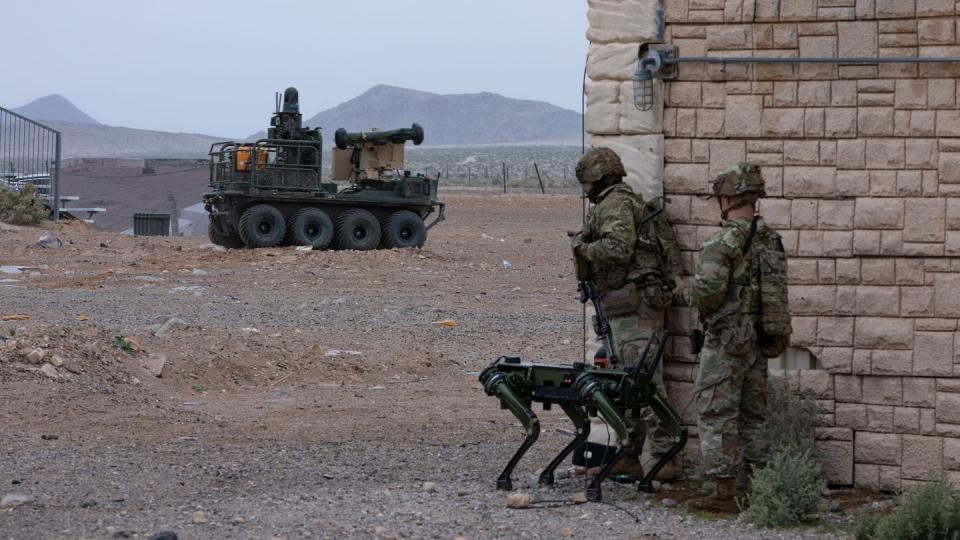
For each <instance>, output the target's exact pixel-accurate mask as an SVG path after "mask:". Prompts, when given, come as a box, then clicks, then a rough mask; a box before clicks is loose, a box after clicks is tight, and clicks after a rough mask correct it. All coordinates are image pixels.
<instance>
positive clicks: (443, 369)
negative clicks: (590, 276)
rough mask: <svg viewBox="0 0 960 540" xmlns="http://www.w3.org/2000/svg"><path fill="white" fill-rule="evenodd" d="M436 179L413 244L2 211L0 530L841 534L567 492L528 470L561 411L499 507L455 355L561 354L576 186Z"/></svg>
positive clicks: (628, 494)
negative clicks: (425, 231) (147, 231)
mask: <svg viewBox="0 0 960 540" xmlns="http://www.w3.org/2000/svg"><path fill="white" fill-rule="evenodd" d="M447 202H448V216H449V219H448V221H447V222H446V223H443V224H441V225H439V226H438V227H437V228H436V229H434V230H432V231H431V238H430V240H429V241H428V243H427V246H426V247H425V248H424V249H423V250H422V251H415V250H406V251H378V252H367V253H357V252H310V253H302V252H297V251H296V250H294V249H293V248H277V249H263V250H253V251H247V250H242V251H229V252H225V253H224V252H217V251H207V250H205V249H203V248H202V247H201V244H202V242H203V241H202V240H200V239H192V238H175V239H171V238H131V237H121V236H118V235H114V234H111V233H104V232H97V231H95V230H92V229H88V228H86V227H84V226H82V225H77V224H62V225H58V226H57V227H56V228H55V232H56V234H58V235H59V237H60V238H61V239H62V240H63V241H64V243H65V245H64V246H63V247H62V248H60V249H44V248H40V247H38V246H36V245H34V242H35V241H36V239H37V237H38V236H40V234H41V233H42V232H43V231H41V230H38V229H30V228H21V229H19V230H16V231H12V232H11V231H9V230H8V231H6V232H0V245H3V246H4V250H3V252H2V253H0V265H6V266H11V265H17V266H21V267H26V268H22V269H21V271H20V273H11V274H0V315H5V316H9V315H25V316H27V317H29V319H28V320H15V321H7V322H0V334H2V335H4V336H5V337H6V338H7V339H6V341H5V342H0V396H2V399H0V422H2V424H3V425H4V429H3V431H2V432H0V497H3V496H5V495H24V496H27V497H30V498H31V500H30V501H29V502H27V503H25V504H22V505H19V506H15V507H8V508H2V509H0V537H2V538H127V537H146V536H149V535H150V534H153V533H156V532H158V531H163V530H171V531H175V532H177V533H178V534H179V535H180V538H272V537H280V538H302V537H323V538H375V537H379V538H389V537H397V538H456V537H463V538H469V539H477V538H557V537H569V536H572V537H576V538H691V537H698V538H744V539H745V538H800V537H812V536H818V535H820V536H818V537H821V536H827V537H831V534H838V533H831V534H827V533H824V532H823V531H821V530H820V529H809V530H798V531H788V532H773V531H767V530H757V529H754V528H752V527H750V526H748V525H744V524H741V523H738V522H735V521H733V520H728V519H704V518H702V517H699V516H695V515H692V514H688V513H687V512H685V511H684V510H682V509H678V508H668V507H665V505H664V499H667V498H675V499H680V500H682V499H683V498H685V497H686V496H688V495H689V493H690V492H691V491H692V489H693V487H692V486H691V485H689V484H688V485H681V486H678V487H677V488H675V489H673V490H672V491H666V492H663V493H660V494H657V495H655V496H645V495H640V494H638V493H637V492H636V490H635V489H634V488H633V487H631V486H622V485H618V484H612V483H611V484H610V485H607V486H605V491H604V495H605V497H604V499H605V502H607V503H611V504H592V503H591V504H580V505H574V504H572V503H570V502H569V498H570V496H571V495H573V494H574V493H576V492H578V491H582V490H583V480H582V478H581V477H576V476H573V477H567V478H564V479H562V480H560V481H558V484H557V486H556V487H554V488H552V489H549V490H544V491H539V490H538V489H537V487H536V477H535V474H534V473H535V470H536V469H537V468H538V467H541V466H543V465H544V464H545V463H546V462H547V461H548V460H549V459H550V457H551V454H552V453H553V452H556V451H558V450H559V448H561V447H562V446H563V444H564V443H565V442H566V440H567V436H566V435H564V434H562V433H561V432H560V431H558V428H568V427H569V426H567V425H565V423H564V422H563V420H562V418H561V416H560V414H559V413H558V412H557V411H553V412H548V413H544V414H543V416H542V417H543V418H544V420H545V431H544V434H543V436H542V437H541V439H540V441H541V442H540V443H538V446H536V447H534V450H533V451H532V452H531V453H530V454H529V455H528V457H527V458H526V459H524V461H523V462H521V464H520V466H519V467H518V469H517V472H516V473H515V479H514V484H515V487H516V488H517V489H521V490H527V491H530V492H532V493H534V494H535V495H536V497H537V498H538V499H539V500H542V502H540V503H538V504H535V505H534V506H535V508H531V509H526V510H509V509H507V508H506V505H505V499H506V497H505V494H504V493H503V492H498V491H496V490H495V489H493V488H494V485H495V478H496V476H497V474H498V472H499V470H500V468H502V466H503V465H504V464H505V463H506V461H507V459H508V458H509V456H510V454H511V453H512V452H513V450H514V449H515V448H516V447H517V446H518V445H519V443H520V441H521V440H522V430H521V428H520V427H519V425H517V423H516V422H515V420H514V419H513V418H512V416H511V415H510V414H509V413H508V412H506V411H502V410H500V409H499V408H498V406H497V404H496V402H495V401H493V399H492V398H489V397H487V396H485V395H483V392H482V390H481V388H480V385H479V383H478V382H477V381H476V375H475V372H476V371H477V370H479V369H481V368H482V367H484V366H486V365H487V364H489V363H490V362H491V361H492V360H494V359H495V358H496V357H497V356H499V355H501V354H515V355H520V356H523V357H524V358H529V359H536V360H545V361H547V360H549V361H568V362H569V361H573V360H576V359H577V358H578V356H579V353H580V331H581V330H580V329H581V310H580V306H579V304H578V303H577V302H576V300H575V297H576V293H575V282H574V278H573V277H572V275H571V261H570V260H569V257H568V252H569V248H568V243H567V242H568V241H567V238H566V235H565V234H564V231H565V230H567V229H575V228H577V226H578V223H579V222H580V212H581V209H580V201H579V199H577V198H575V197H570V196H549V195H548V196H540V195H515V196H479V195H450V196H448V197H447ZM505 261H506V263H505ZM171 318H176V319H177V320H176V321H174V323H172V324H168V325H167V328H164V329H163V331H160V332H157V330H158V326H157V325H158V323H162V322H164V321H167V320H170V319H171ZM444 320H452V321H455V324H456V325H455V326H452V325H450V326H452V327H447V326H448V325H442V324H438V323H439V322H440V321H444ZM11 332H12V333H13V334H14V335H11ZM157 333H159V334H160V335H156V334H157ZM117 336H123V339H122V340H119V341H118V340H117V339H116V338H117ZM115 345H122V347H120V348H118V347H117V346H115ZM34 349H40V350H41V351H42V353H43V358H42V359H41V358H36V356H35V357H34V358H30V357H29V353H30V352H31V351H33V350H34ZM41 368H42V371H41ZM156 373H160V374H161V375H162V377H156V376H155V374H156ZM667 504H668V505H669V504H670V502H669V501H668V502H667ZM614 505H615V506H614Z"/></svg>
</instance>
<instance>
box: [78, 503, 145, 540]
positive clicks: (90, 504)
mask: <svg viewBox="0 0 960 540" xmlns="http://www.w3.org/2000/svg"><path fill="white" fill-rule="evenodd" d="M96 505H97V501H92V500H88V501H80V508H93V507H94V506H96ZM151 538H153V537H152V536H151Z"/></svg>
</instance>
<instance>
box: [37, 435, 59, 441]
mask: <svg viewBox="0 0 960 540" xmlns="http://www.w3.org/2000/svg"><path fill="white" fill-rule="evenodd" d="M40 438H41V439H43V440H45V441H55V440H57V439H59V438H60V436H59V435H55V434H53V433H44V434H43V435H41V436H40Z"/></svg>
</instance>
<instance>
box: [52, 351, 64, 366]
mask: <svg viewBox="0 0 960 540" xmlns="http://www.w3.org/2000/svg"><path fill="white" fill-rule="evenodd" d="M50 363H51V364H53V366H54V367H61V366H63V357H62V356H60V355H59V354H54V355H53V356H51V357H50Z"/></svg>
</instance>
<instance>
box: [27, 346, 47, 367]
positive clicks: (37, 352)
mask: <svg viewBox="0 0 960 540" xmlns="http://www.w3.org/2000/svg"><path fill="white" fill-rule="evenodd" d="M44 356H46V352H45V351H44V350H43V349H33V350H32V351H30V352H29V353H27V360H28V361H29V362H30V363H31V364H40V363H42V362H43V357H44Z"/></svg>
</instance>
